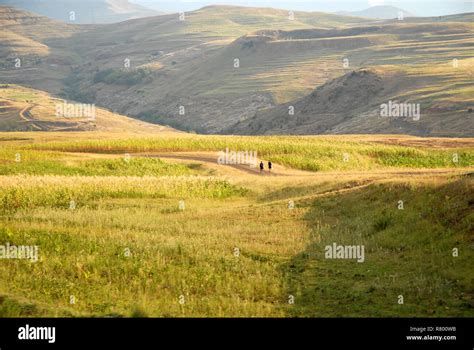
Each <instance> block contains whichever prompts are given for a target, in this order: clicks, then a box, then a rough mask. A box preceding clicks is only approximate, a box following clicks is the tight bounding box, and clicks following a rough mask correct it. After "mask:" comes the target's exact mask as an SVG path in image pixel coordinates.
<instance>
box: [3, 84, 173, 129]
mask: <svg viewBox="0 0 474 350" xmlns="http://www.w3.org/2000/svg"><path fill="white" fill-rule="evenodd" d="M76 105H78V104H77V103H75V102H71V101H65V100H62V99H58V98H54V97H51V96H50V95H49V94H47V93H45V92H43V91H38V90H34V89H30V88H25V87H22V86H18V85H8V84H5V85H0V129H1V130H5V131H100V132H105V131H107V132H109V131H110V132H123V133H157V132H170V131H172V129H170V128H166V127H162V126H159V125H155V124H148V123H146V122H142V121H138V120H135V119H132V118H128V117H125V116H122V115H119V114H115V113H112V112H110V111H108V110H105V109H102V108H95V107H94V110H93V111H94V112H93V113H89V114H86V113H84V112H83V111H84V110H85V109H82V110H79V111H80V114H77V115H74V114H66V113H64V112H62V111H67V108H69V107H68V106H76ZM76 111H77V109H76Z"/></svg>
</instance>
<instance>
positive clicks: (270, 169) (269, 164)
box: [268, 161, 273, 172]
mask: <svg viewBox="0 0 474 350" xmlns="http://www.w3.org/2000/svg"><path fill="white" fill-rule="evenodd" d="M272 166H273V164H272V162H270V161H268V171H269V172H271V171H272Z"/></svg>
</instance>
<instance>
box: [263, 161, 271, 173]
mask: <svg viewBox="0 0 474 350" xmlns="http://www.w3.org/2000/svg"><path fill="white" fill-rule="evenodd" d="M264 167H265V166H264V165H263V161H260V172H262V171H263V169H264ZM272 167H273V164H272V162H270V161H268V171H272Z"/></svg>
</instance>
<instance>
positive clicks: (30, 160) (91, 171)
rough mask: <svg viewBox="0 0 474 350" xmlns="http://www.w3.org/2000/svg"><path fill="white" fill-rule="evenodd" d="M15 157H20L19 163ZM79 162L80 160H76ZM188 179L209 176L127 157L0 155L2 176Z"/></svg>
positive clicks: (187, 168) (181, 166)
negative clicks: (83, 157)
mask: <svg viewBox="0 0 474 350" xmlns="http://www.w3.org/2000/svg"><path fill="white" fill-rule="evenodd" d="M16 154H19V155H20V158H19V161H18V162H17V161H16ZM77 158H78V157H77ZM16 174H28V175H67V176H69V175H78V176H187V175H200V174H203V175H204V174H207V172H205V171H203V170H202V169H201V168H200V166H199V165H198V164H186V165H184V164H175V163H168V162H165V161H162V160H161V159H158V158H139V157H138V158H137V157H132V156H126V155H124V156H123V157H121V158H118V159H95V160H80V159H74V157H73V158H72V159H71V157H66V156H65V155H63V154H61V153H59V152H38V151H24V150H1V151H0V175H16Z"/></svg>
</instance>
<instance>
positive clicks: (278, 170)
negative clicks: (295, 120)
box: [132, 152, 474, 177]
mask: <svg viewBox="0 0 474 350" xmlns="http://www.w3.org/2000/svg"><path fill="white" fill-rule="evenodd" d="M132 156H136V157H151V158H164V159H170V160H173V159H174V160H180V161H196V162H200V163H204V164H205V165H206V166H209V167H211V168H213V169H216V170H218V171H219V172H220V173H224V174H226V175H236V172H235V171H233V172H232V171H229V170H230V169H232V170H236V171H237V172H240V173H241V174H242V173H243V174H250V175H254V176H259V177H262V176H311V177H315V176H318V177H320V176H326V177H331V176H334V177H340V176H352V175H357V176H361V177H365V176H367V177H373V176H374V175H390V176H426V175H448V174H462V173H466V169H456V168H444V169H443V168H441V169H409V170H401V169H393V170H387V169H384V170H376V169H375V170H370V171H359V170H352V171H324V172H314V171H305V170H298V169H292V168H287V167H285V166H282V165H279V164H273V166H274V169H272V171H271V172H269V171H268V169H267V168H266V166H267V164H266V163H265V161H264V163H265V171H264V172H263V173H260V170H259V169H258V168H252V167H250V166H249V165H246V164H222V165H220V164H217V152H166V153H164V152H163V153H161V152H160V153H135V154H133V155H132ZM473 171H474V170H473Z"/></svg>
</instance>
